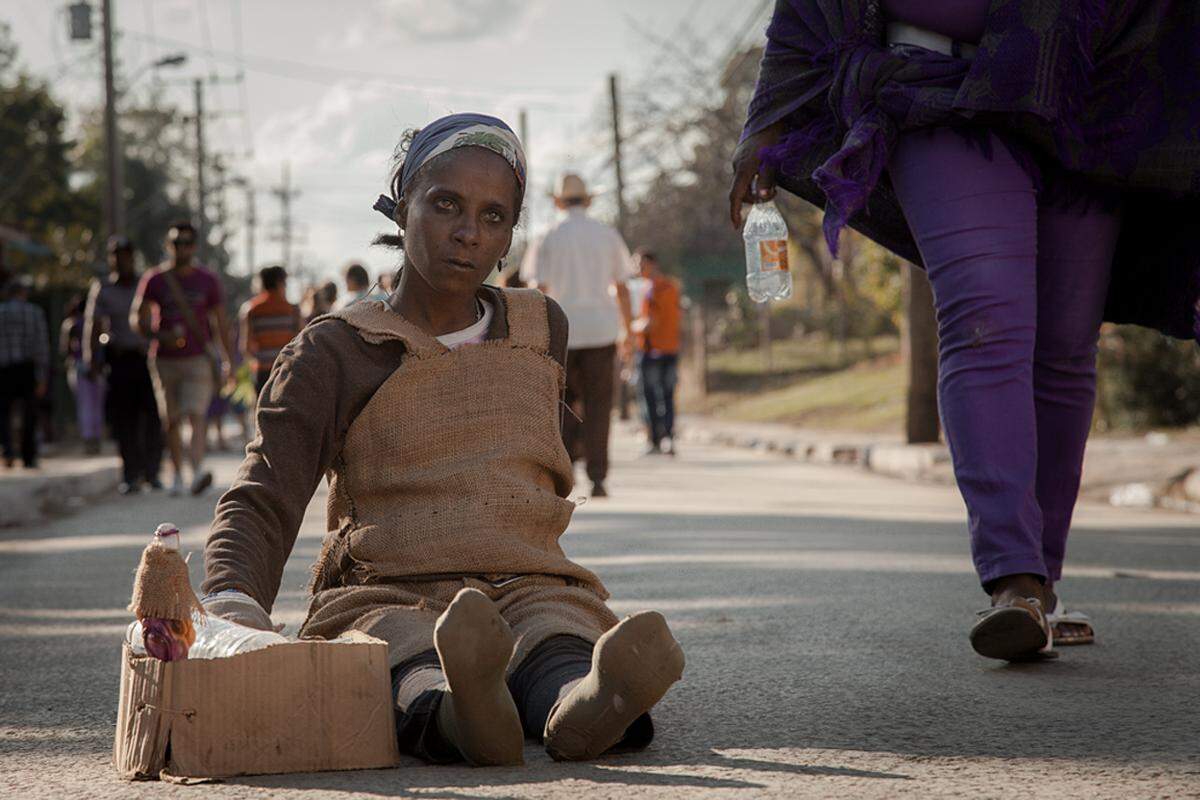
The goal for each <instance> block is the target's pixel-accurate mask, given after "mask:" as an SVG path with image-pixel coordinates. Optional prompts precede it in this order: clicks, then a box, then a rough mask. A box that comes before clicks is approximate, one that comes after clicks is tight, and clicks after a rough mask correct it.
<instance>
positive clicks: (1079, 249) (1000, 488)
mask: <svg viewBox="0 0 1200 800" xmlns="http://www.w3.org/2000/svg"><path fill="white" fill-rule="evenodd" d="M991 151H992V152H991V157H990V158H989V157H988V156H985V155H984V154H983V152H981V148H980V147H979V145H978V144H973V143H971V142H969V141H967V140H966V139H965V138H964V137H963V136H961V135H959V134H957V133H955V132H953V131H951V130H949V129H932V130H925V131H916V132H913V133H910V134H906V135H905V136H903V137H902V138H901V140H900V143H899V146H898V147H897V148H896V150H895V153H894V155H893V157H892V161H891V163H890V164H889V165H888V171H889V173H890V175H891V179H892V183H893V185H894V186H895V189H896V193H897V195H898V197H899V200H900V204H901V206H902V208H903V209H904V214H905V217H906V218H907V220H908V224H909V226H910V227H911V228H912V231H913V237H914V238H915V239H916V242H917V245H918V247H919V248H920V250H921V256H922V258H923V259H924V260H925V265H926V269H927V272H928V274H929V280H930V282H931V284H932V286H933V294H934V304H935V306H936V309H937V320H938V335H939V344H938V351H939V352H938V400H939V403H940V405H941V416H942V425H943V427H944V429H945V432H946V441H947V443H948V444H949V447H950V456H951V459H952V461H953V464H954V475H955V478H956V479H957V481H958V487H959V491H960V492H962V496H963V499H964V500H965V501H966V505H967V512H968V525H969V528H970V534H971V554H972V557H973V559H974V562H975V569H976V571H977V572H978V573H979V578H980V580H981V582H982V583H983V586H984V588H985V589H988V588H989V587H990V584H991V582H992V581H995V580H996V579H997V578H1001V577H1003V576H1005V575H1014V574H1018V573H1032V574H1034V575H1039V576H1041V577H1042V578H1043V579H1045V580H1049V581H1052V582H1053V581H1057V580H1058V579H1059V578H1060V577H1061V576H1062V565H1063V558H1064V556H1065V554H1066V544H1067V532H1068V530H1069V529H1070V526H1071V514H1072V512H1073V510H1074V508H1075V501H1076V498H1077V496H1078V494H1079V479H1080V472H1081V469H1082V465H1083V450H1084V445H1085V443H1086V442H1087V436H1088V430H1089V428H1090V427H1091V421H1092V410H1093V407H1094V405H1095V397H1096V340H1097V336H1098V333H1099V329H1100V322H1101V318H1102V314H1103V311H1104V300H1105V295H1106V293H1107V290H1108V282H1109V274H1110V267H1111V264H1112V256H1113V249H1114V247H1115V245H1116V240H1117V233H1118V230H1119V228H1120V219H1119V215H1118V214H1117V213H1114V212H1112V211H1107V210H1103V209H1101V208H1100V207H1099V204H1098V203H1093V204H1087V203H1080V204H1077V206H1076V207H1072V208H1066V209H1064V208H1056V207H1051V206H1042V205H1039V203H1038V194H1037V191H1036V190H1035V188H1034V186H1033V182H1032V180H1031V179H1030V177H1029V175H1028V174H1027V173H1026V172H1025V171H1024V170H1023V169H1022V168H1021V166H1020V165H1019V164H1018V163H1017V162H1016V160H1015V159H1014V158H1013V156H1012V154H1011V152H1010V151H1009V150H1008V149H1007V147H1006V146H1005V145H1004V144H1003V143H1001V142H1000V141H999V140H998V139H996V138H995V137H994V136H993V137H992V139H991Z"/></svg>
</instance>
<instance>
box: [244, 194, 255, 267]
mask: <svg viewBox="0 0 1200 800" xmlns="http://www.w3.org/2000/svg"><path fill="white" fill-rule="evenodd" d="M245 186H246V274H247V275H253V274H254V263H255V262H254V226H255V225H257V224H258V218H257V216H255V213H254V184H252V183H251V182H250V181H246V182H245Z"/></svg>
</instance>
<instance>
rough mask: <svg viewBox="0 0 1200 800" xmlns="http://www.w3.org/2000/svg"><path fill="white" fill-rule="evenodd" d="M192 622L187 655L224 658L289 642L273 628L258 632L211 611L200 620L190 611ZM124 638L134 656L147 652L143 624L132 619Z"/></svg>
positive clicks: (191, 656) (189, 656)
mask: <svg viewBox="0 0 1200 800" xmlns="http://www.w3.org/2000/svg"><path fill="white" fill-rule="evenodd" d="M192 624H193V625H194V626H195V628H196V641H195V642H194V643H193V644H192V646H191V647H190V648H189V649H188V652H187V657H188V658H227V657H228V656H236V655H238V654H239V653H249V652H250V651H252V650H261V649H263V648H264V647H270V646H271V645H273V644H285V643H286V642H288V641H290V640H289V639H288V638H287V637H286V636H282V635H280V634H278V633H275V631H260V630H258V629H257V628H250V627H248V626H246V625H239V624H238V623H236V622H230V621H229V620H227V619H221V618H220V617H217V616H214V615H212V614H208V615H206V616H205V617H204V618H203V619H202V618H201V617H200V616H199V615H198V614H192ZM125 641H126V642H127V643H128V644H129V647H130V649H131V650H132V651H133V653H134V654H135V655H145V654H146V647H145V645H144V644H143V641H142V623H140V622H134V623H132V624H131V625H130V626H129V628H128V629H126V631H125Z"/></svg>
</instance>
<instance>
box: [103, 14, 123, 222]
mask: <svg viewBox="0 0 1200 800" xmlns="http://www.w3.org/2000/svg"><path fill="white" fill-rule="evenodd" d="M112 3H113V0H104V5H103V9H104V150H105V160H106V161H107V167H108V169H107V172H108V186H107V187H106V188H107V190H108V191H107V192H106V196H105V201H106V202H105V205H106V206H108V208H107V209H106V210H107V211H108V235H109V236H119V235H122V234H123V233H124V232H125V164H124V160H123V159H122V158H121V141H120V131H118V130H117V92H116V88H115V87H114V83H115V81H114V77H113V8H112Z"/></svg>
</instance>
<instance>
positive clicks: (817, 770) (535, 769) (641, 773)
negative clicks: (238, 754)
mask: <svg viewBox="0 0 1200 800" xmlns="http://www.w3.org/2000/svg"><path fill="white" fill-rule="evenodd" d="M676 754H677V753H676ZM672 755H675V754H672ZM688 767H693V768H700V769H702V770H703V772H704V774H695V773H693V774H688V773H686V772H680V771H678V770H681V769H684V770H686V769H687V768H688ZM664 768H667V769H672V770H675V771H672V772H664V771H662V770H663V769H664ZM714 768H715V769H718V770H745V771H750V772H772V773H787V774H790V775H810V776H815V777H845V778H880V779H888V780H908V776H907V775H899V774H896V773H890V772H876V771H871V770H860V769H851V768H848V767H835V766H817V765H810V764H787V763H783V762H779V761H764V760H759V759H752V758H741V757H730V756H725V755H722V754H720V753H715V752H711V751H708V752H704V753H698V754H696V755H695V756H685V757H684V758H682V759H680V758H672V757H671V755H667V754H651V753H645V754H634V755H623V756H613V757H608V758H602V759H600V760H598V761H594V762H587V763H570V764H568V763H554V762H551V761H548V760H544V759H539V760H537V761H534V762H533V763H530V764H527V765H526V766H524V767H506V768H483V769H480V768H473V767H466V766H427V765H424V764H417V763H416V762H413V761H411V760H406V763H405V764H402V765H401V766H400V767H398V768H396V769H394V770H370V771H362V772H324V773H305V774H298V775H275V776H258V777H246V778H238V779H235V780H233V781H228V782H231V783H238V784H244V785H246V786H256V787H270V788H278V789H284V788H287V789H310V790H322V791H338V790H341V791H346V792H356V793H360V792H367V793H370V792H375V791H379V792H388V793H394V792H396V791H398V790H399V791H403V789H419V790H421V791H420V793H419V796H420V797H437V798H446V800H474V799H475V798H482V797H483V796H482V795H474V794H468V793H463V792H462V791H452V790H449V789H446V788H445V787H455V786H471V785H475V786H479V785H485V786H493V787H494V786H528V785H531V784H539V783H553V782H557V781H563V780H576V781H586V782H588V783H594V784H601V785H606V786H614V785H616V786H629V787H634V786H643V787H690V788H704V789H742V790H747V789H763V788H765V786H764V784H761V783H756V782H754V781H750V780H744V779H738V778H732V777H720V776H716V775H712V774H710V773H711V772H712V770H713V769H714ZM429 789H432V790H434V791H432V792H430V791H427V790H429ZM439 789H440V790H441V791H437V790H439ZM487 797H489V798H493V797H495V795H487Z"/></svg>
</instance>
